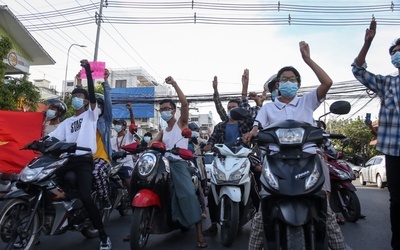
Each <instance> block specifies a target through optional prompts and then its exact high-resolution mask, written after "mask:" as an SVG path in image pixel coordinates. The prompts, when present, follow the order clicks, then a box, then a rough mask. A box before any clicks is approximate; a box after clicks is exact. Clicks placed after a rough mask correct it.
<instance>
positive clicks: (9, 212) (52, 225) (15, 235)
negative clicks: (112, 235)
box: [0, 137, 100, 250]
mask: <svg viewBox="0 0 400 250" xmlns="http://www.w3.org/2000/svg"><path fill="white" fill-rule="evenodd" d="M24 149H29V150H35V151H39V152H41V153H42V154H41V155H40V156H39V157H37V158H34V159H33V160H32V161H31V162H30V163H28V164H27V165H26V167H25V168H24V169H23V170H22V171H21V173H20V178H19V180H18V181H17V182H16V187H17V188H18V189H17V190H15V191H11V192H9V193H8V194H6V195H5V196H4V201H3V202H2V203H1V205H0V232H1V240H2V241H3V242H5V243H6V244H7V245H6V248H5V249H24V250H30V249H33V248H34V246H35V244H36V243H37V242H38V240H39V235H40V232H41V231H42V232H43V233H44V234H45V235H57V234H62V233H65V232H67V231H68V230H73V231H79V232H81V233H82V234H83V235H84V236H85V237H87V238H95V237H98V230H96V229H95V228H94V227H93V226H92V223H91V221H90V220H89V218H88V216H87V212H86V210H85V209H84V206H83V204H82V201H81V200H80V199H79V198H78V197H79V195H78V189H77V183H76V176H75V174H74V173H73V172H68V173H67V174H66V175H65V177H64V178H59V177H57V176H56V174H55V172H56V170H57V169H60V168H63V167H65V166H67V163H68V161H69V159H70V156H71V155H73V154H74V153H75V151H76V150H82V151H88V152H90V151H91V150H90V148H83V147H78V146H77V145H76V143H68V142H61V141H58V140H57V139H56V138H51V137H50V138H47V139H46V140H40V141H35V142H33V143H30V144H29V145H27V146H26V147H25V148H24ZM90 157H92V156H91V155H90ZM92 197H93V199H94V201H95V203H96V204H97V206H98V207H99V206H100V201H99V199H98V198H97V197H98V196H97V194H96V192H95V191H93V192H92Z"/></svg>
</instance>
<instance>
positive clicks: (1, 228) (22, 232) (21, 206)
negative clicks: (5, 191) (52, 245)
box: [0, 199, 41, 250]
mask: <svg viewBox="0 0 400 250" xmlns="http://www.w3.org/2000/svg"><path fill="white" fill-rule="evenodd" d="M31 216H33V219H32V221H31V223H30V224H29V225H28V223H29V221H30V217H31ZM40 228H41V226H40V218H39V214H38V213H37V211H36V212H35V214H33V215H32V210H31V207H30V206H29V203H28V201H26V200H22V199H11V200H6V201H3V202H2V204H1V206H0V235H1V236H0V237H1V240H2V241H3V242H4V243H7V245H6V247H5V250H8V249H24V250H30V249H33V248H34V247H35V244H36V242H37V241H38V239H39V234H40Z"/></svg>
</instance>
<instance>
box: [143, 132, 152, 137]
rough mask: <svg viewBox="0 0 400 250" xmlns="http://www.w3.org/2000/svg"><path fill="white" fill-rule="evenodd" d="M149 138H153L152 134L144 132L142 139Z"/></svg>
mask: <svg viewBox="0 0 400 250" xmlns="http://www.w3.org/2000/svg"><path fill="white" fill-rule="evenodd" d="M145 136H149V137H150V138H153V134H152V133H151V132H146V133H145V134H144V135H143V137H145Z"/></svg>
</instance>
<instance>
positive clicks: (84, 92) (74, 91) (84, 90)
mask: <svg viewBox="0 0 400 250" xmlns="http://www.w3.org/2000/svg"><path fill="white" fill-rule="evenodd" d="M76 93H81V94H83V95H85V99H86V100H89V93H88V92H87V90H86V89H84V88H75V89H74V90H72V93H71V94H72V95H73V94H76Z"/></svg>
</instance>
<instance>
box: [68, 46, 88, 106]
mask: <svg viewBox="0 0 400 250" xmlns="http://www.w3.org/2000/svg"><path fill="white" fill-rule="evenodd" d="M73 46H79V47H81V48H86V45H81V44H77V43H73V44H71V45H70V46H69V48H68V52H67V65H66V66H65V78H64V84H63V85H62V86H63V87H62V99H63V100H64V98H65V92H66V91H67V73H68V59H69V51H70V50H71V48H72V47H73Z"/></svg>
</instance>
